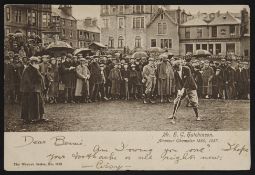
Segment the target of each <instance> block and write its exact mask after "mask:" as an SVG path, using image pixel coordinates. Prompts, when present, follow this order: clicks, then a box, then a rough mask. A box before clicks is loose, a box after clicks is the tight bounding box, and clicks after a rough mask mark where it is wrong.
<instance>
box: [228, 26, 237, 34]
mask: <svg viewBox="0 0 255 175" xmlns="http://www.w3.org/2000/svg"><path fill="white" fill-rule="evenodd" d="M229 33H230V35H235V33H236V28H235V26H229Z"/></svg>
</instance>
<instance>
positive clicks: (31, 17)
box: [27, 10, 36, 26]
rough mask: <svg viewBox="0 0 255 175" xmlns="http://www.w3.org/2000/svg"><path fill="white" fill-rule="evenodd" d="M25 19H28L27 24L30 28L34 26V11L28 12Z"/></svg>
mask: <svg viewBox="0 0 255 175" xmlns="http://www.w3.org/2000/svg"><path fill="white" fill-rule="evenodd" d="M27 19H28V24H30V25H32V26H36V13H35V11H30V10H29V11H28V12H27Z"/></svg>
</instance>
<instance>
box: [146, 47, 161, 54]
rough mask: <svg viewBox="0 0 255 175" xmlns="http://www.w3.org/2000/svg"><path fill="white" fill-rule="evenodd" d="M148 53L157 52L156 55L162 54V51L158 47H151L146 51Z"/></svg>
mask: <svg viewBox="0 0 255 175" xmlns="http://www.w3.org/2000/svg"><path fill="white" fill-rule="evenodd" d="M148 51H149V52H158V53H162V52H164V50H163V49H161V48H160V47H152V48H150V49H149V50H148Z"/></svg>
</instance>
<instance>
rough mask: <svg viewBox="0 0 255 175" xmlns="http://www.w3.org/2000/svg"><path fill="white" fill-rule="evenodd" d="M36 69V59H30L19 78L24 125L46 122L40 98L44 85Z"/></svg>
mask: <svg viewBox="0 0 255 175" xmlns="http://www.w3.org/2000/svg"><path fill="white" fill-rule="evenodd" d="M38 69H39V60H38V58H37V57H31V58H30V63H29V65H28V66H27V67H26V69H25V70H24V71H23V74H22V77H21V84H20V91H21V93H22V98H21V118H22V119H23V120H24V122H25V123H33V122H38V121H47V120H48V119H45V118H44V102H43V98H42V92H43V91H44V90H45V85H44V81H43V77H42V75H41V73H40V72H39V70H38Z"/></svg>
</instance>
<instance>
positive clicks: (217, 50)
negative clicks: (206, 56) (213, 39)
mask: <svg viewBox="0 0 255 175" xmlns="http://www.w3.org/2000/svg"><path fill="white" fill-rule="evenodd" d="M215 50H216V55H218V54H219V53H221V44H216V45H215Z"/></svg>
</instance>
